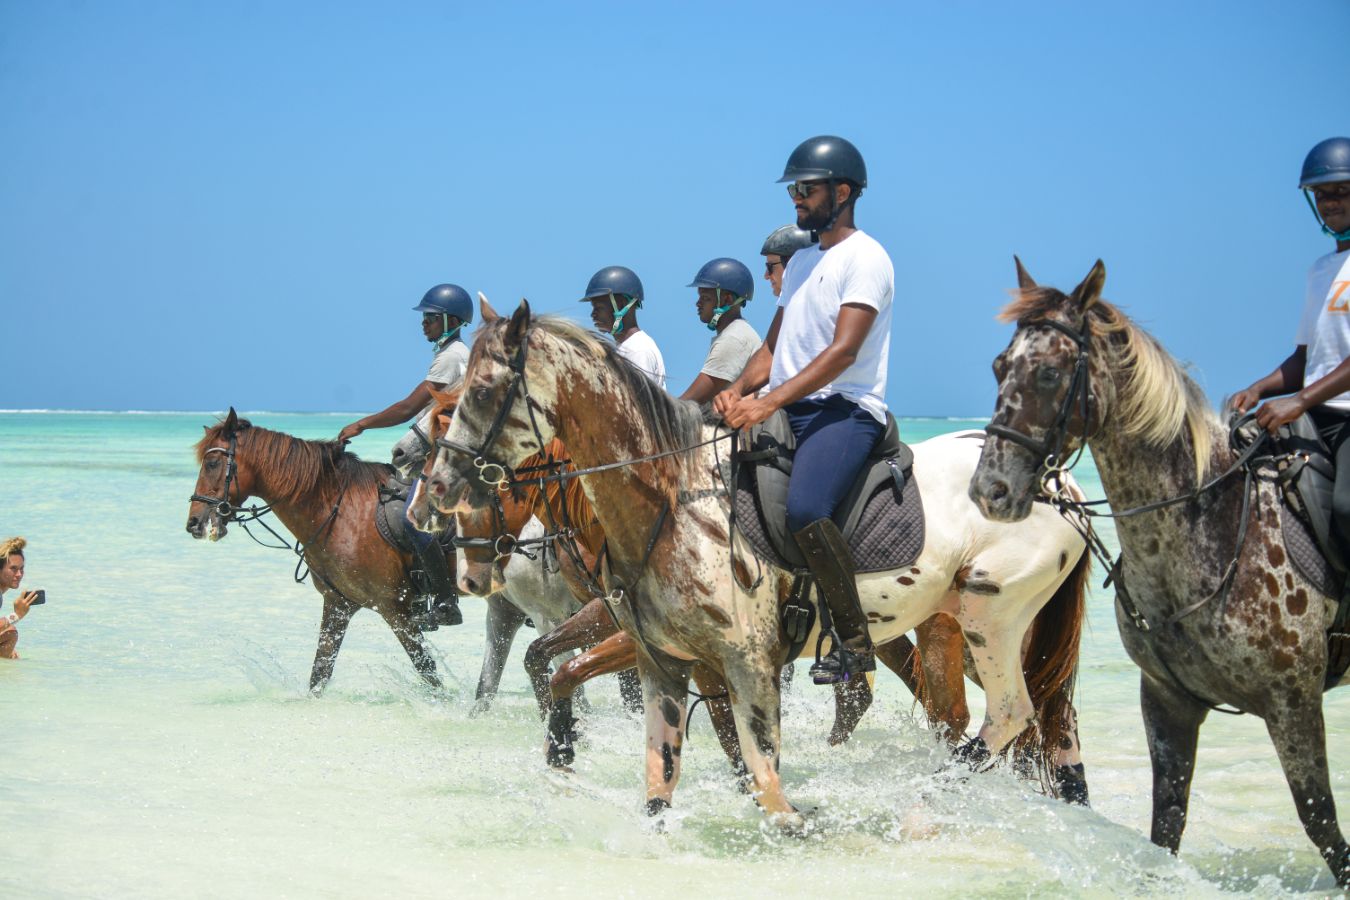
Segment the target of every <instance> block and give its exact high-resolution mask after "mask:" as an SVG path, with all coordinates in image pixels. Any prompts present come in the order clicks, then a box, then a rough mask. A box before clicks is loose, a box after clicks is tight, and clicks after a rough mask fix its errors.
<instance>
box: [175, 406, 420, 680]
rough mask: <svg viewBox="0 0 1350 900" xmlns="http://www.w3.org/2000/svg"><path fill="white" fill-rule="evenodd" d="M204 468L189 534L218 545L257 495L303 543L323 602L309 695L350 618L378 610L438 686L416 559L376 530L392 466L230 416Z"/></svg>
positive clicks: (207, 450) (212, 429) (214, 428)
mask: <svg viewBox="0 0 1350 900" xmlns="http://www.w3.org/2000/svg"><path fill="white" fill-rule="evenodd" d="M196 451H197V459H198V461H199V462H200V463H201V470H200V471H199V472H198V474H197V487H196V490H195V492H194V496H193V500H192V505H191V506H190V507H189V508H188V521H187V530H188V534H190V535H192V536H193V537H194V538H199V539H200V538H206V539H208V540H213V541H215V540H219V539H220V538H222V537H224V536H225V532H226V529H227V528H228V526H229V524H230V523H231V521H234V516H235V515H237V514H238V511H239V509H240V507H241V506H242V505H243V504H244V503H245V502H247V501H248V499H249V498H250V497H258V498H259V499H261V500H262V501H263V502H264V503H266V504H267V505H268V506H270V507H271V510H272V512H273V513H275V514H276V517H277V519H279V520H280V521H281V524H282V525H284V526H285V527H286V529H287V530H288V531H290V533H291V534H293V535H295V537H296V539H297V540H299V541H302V542H303V543H304V554H305V562H306V563H307V564H308V565H309V567H310V570H311V579H310V580H311V583H312V584H313V585H314V589H315V590H317V591H318V592H319V594H320V596H322V597H323V622H322V625H321V626H320V629H319V646H318V649H317V650H316V651H315V653H314V668H313V671H312V672H311V673H310V678H309V688H310V690H311V691H312V692H313V693H315V694H318V693H320V692H322V690H323V688H324V685H326V684H327V683H328V679H329V678H330V677H332V674H333V663H334V662H335V661H336V660H337V655H338V651H339V650H340V649H341V648H342V639H343V638H344V637H345V636H346V634H347V626H348V624H350V622H351V618H352V615H353V614H354V613H355V612H356V611H357V610H358V609H361V608H365V609H373V610H374V611H375V612H377V613H379V615H380V617H381V618H382V619H384V621H385V622H386V623H388V625H389V627H390V628H391V629H392V630H393V632H394V636H395V637H397V638H398V641H399V643H400V644H402V645H403V649H404V650H405V651H406V652H407V654H408V658H409V659H411V660H412V663H413V666H414V667H415V668H416V669H417V671H418V673H419V674H420V675H421V676H422V678H424V679H425V680H426V682H427V683H428V684H430V685H432V686H433V687H440V685H441V681H440V678H439V676H438V675H437V674H436V663H435V661H434V660H433V659H432V658H431V655H430V654H429V653H428V652H427V647H426V643H425V641H424V639H423V637H422V631H421V629H420V628H418V627H417V626H416V625H415V624H414V623H413V621H412V617H411V604H410V601H409V598H410V597H411V596H413V590H414V588H413V585H412V584H411V582H410V581H409V579H408V576H407V574H406V573H407V567H408V564H409V562H410V561H411V560H410V557H408V556H405V555H403V554H400V553H399V552H398V551H397V550H395V549H394V548H393V547H391V546H389V544H387V543H386V542H385V541H384V540H383V539H382V538H381V537H380V536H379V534H378V532H377V531H376V528H375V504H376V503H377V502H378V494H379V488H380V485H381V484H383V483H384V481H385V479H386V478H387V477H388V475H389V472H390V470H389V467H388V466H384V465H379V464H376V463H369V462H362V461H361V460H360V459H358V458H357V457H356V456H354V455H352V454H351V453H347V452H344V451H343V449H342V447H341V446H340V445H339V444H337V443H336V442H334V441H306V440H302V439H300V438H297V437H292V436H291V435H288V434H282V433H281V432H277V431H269V430H267V429H266V428H259V427H256V426H254V425H251V424H250V423H249V422H248V420H246V419H240V418H239V417H238V416H236V415H235V412H234V410H233V409H231V410H230V412H229V415H227V416H226V417H225V419H224V421H222V422H219V423H217V424H216V425H211V426H207V428H206V434H205V436H204V437H202V439H201V441H200V442H198V444H197V448H196Z"/></svg>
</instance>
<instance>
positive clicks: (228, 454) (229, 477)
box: [190, 432, 257, 522]
mask: <svg viewBox="0 0 1350 900" xmlns="http://www.w3.org/2000/svg"><path fill="white" fill-rule="evenodd" d="M238 442H239V438H238V436H237V435H235V434H234V433H233V432H231V434H230V446H229V447H228V448H225V447H211V448H209V449H207V450H206V451H205V453H203V454H202V456H203V457H205V456H206V454H207V453H224V454H225V487H224V489H223V490H222V491H221V496H219V497H212V496H209V495H207V494H193V495H192V497H191V498H190V502H192V503H205V504H206V505H207V506H209V507H211V511H212V512H214V513H215V514H216V515H217V516H219V517H220V519H221V521H224V522H233V521H235V520H236V519H238V517H239V513H240V512H243V511H244V510H241V509H236V508H235V507H234V506H232V505H230V485H231V484H233V483H234V479H235V476H236V474H237V473H238V471H239V467H238V464H237V463H236V462H235V449H236V447H237V446H238ZM254 518H257V516H256V515H255V516H254Z"/></svg>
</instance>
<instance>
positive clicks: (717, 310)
mask: <svg viewBox="0 0 1350 900" xmlns="http://www.w3.org/2000/svg"><path fill="white" fill-rule="evenodd" d="M714 290H716V291H717V302H718V303H721V302H722V289H721V288H715V289H714ZM731 296H732V297H734V298H735V299H733V300H732V301H731V302H730V303H728V304H727V305H726V306H717V307H714V308H713V315H712V319H710V320H709V321H708V330H709V331H716V330H717V323H718V322H720V321H722V317H723V316H725V315H726V314H727V313H729V312H731V311H732V310H733V309H735V308H736V307H738V306H740V305H741V304H742V303H744V302H745V299H744V298H742V297H737V296H736V295H735V294H732V295H731Z"/></svg>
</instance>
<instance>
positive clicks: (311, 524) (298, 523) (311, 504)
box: [238, 445, 337, 541]
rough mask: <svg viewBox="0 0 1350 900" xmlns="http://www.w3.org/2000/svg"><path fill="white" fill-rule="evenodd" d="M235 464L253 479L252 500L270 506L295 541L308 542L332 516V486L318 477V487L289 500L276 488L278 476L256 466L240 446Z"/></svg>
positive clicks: (333, 497)
mask: <svg viewBox="0 0 1350 900" xmlns="http://www.w3.org/2000/svg"><path fill="white" fill-rule="evenodd" d="M238 464H239V466H240V468H241V469H242V468H244V467H245V466H247V467H248V470H249V471H250V472H251V473H252V475H253V484H252V496H254V497H257V498H258V499H259V500H261V501H262V502H263V503H265V504H267V505H268V506H270V507H271V508H272V512H274V513H275V514H276V516H277V518H278V519H280V520H281V524H283V525H285V526H286V529H287V530H288V531H290V533H291V534H293V535H295V537H296V538H297V539H299V540H302V541H303V540H308V539H309V537H310V534H311V533H312V532H313V531H314V529H315V528H317V527H318V526H319V525H320V524H321V522H322V521H323V519H325V518H327V517H328V515H329V514H330V513H331V512H332V509H333V504H334V502H335V501H336V500H337V491H336V486H335V485H331V484H327V483H326V482H327V481H328V479H325V478H323V477H322V476H321V477H320V478H319V483H318V484H316V485H314V487H313V488H312V489H310V490H306V491H300V492H298V494H297V495H296V496H288V495H286V494H284V493H282V492H280V491H278V490H277V489H276V488H275V484H276V481H277V473H275V472H271V471H269V470H268V469H265V468H263V467H262V466H260V465H258V461H257V460H255V459H252V458H251V457H250V455H249V454H248V453H247V451H246V450H245V449H244V447H243V446H242V445H241V447H240V449H239V455H238Z"/></svg>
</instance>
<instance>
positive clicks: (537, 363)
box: [426, 294, 557, 513]
mask: <svg viewBox="0 0 1350 900" xmlns="http://www.w3.org/2000/svg"><path fill="white" fill-rule="evenodd" d="M478 299H479V306H480V309H481V312H482V316H481V319H482V324H481V325H480V326H479V328H478V334H477V337H476V338H475V339H474V344H473V351H472V352H471V353H470V355H469V365H468V368H467V370H466V371H465V373H464V382H463V394H462V396H461V398H460V403H459V406H458V408H456V410H455V414H454V416H453V417H452V418H451V420H450V426H449V429H448V431H447V432H446V434H445V436H444V437H443V438H442V439H441V440H440V441H438V442H437V443H438V445H439V446H438V448H437V453H436V456H435V458H434V460H433V461H431V462H430V464H429V468H428V470H427V476H426V481H427V490H428V492H429V493H430V494H431V503H432V504H434V505H435V506H436V507H437V508H438V509H440V510H441V511H442V512H447V513H448V512H453V511H455V510H457V509H458V508H461V506H468V507H483V506H486V505H488V504H489V503H490V502H491V498H492V495H493V493H494V492H496V491H498V490H499V489H500V488H501V487H502V486H504V485H505V484H506V482H507V481H509V479H510V470H511V469H512V468H513V467H514V466H517V465H519V464H520V462H521V461H522V460H524V459H525V458H526V457H528V456H530V455H531V454H533V453H536V452H538V451H539V450H540V449H541V448H542V446H543V445H544V444H545V443H547V442H548V441H549V440H551V439H552V438H553V436H554V435H553V431H552V422H553V421H554V418H555V417H554V411H553V410H554V406H555V404H556V397H557V382H556V378H551V377H548V376H549V371H548V368H549V363H548V360H547V359H544V358H541V350H540V347H539V346H537V345H539V344H541V342H542V338H539V339H536V338H534V332H533V330H532V328H531V324H532V322H533V319H532V317H531V313H530V304H529V302H528V301H526V300H521V301H520V306H519V307H517V309H516V311H515V313H514V314H512V316H511V317H510V318H509V319H508V318H506V317H504V316H500V315H498V314H497V313H496V311H495V310H493V308H492V306H491V305H490V304H489V303H488V302H487V298H486V297H484V296H483V295H482V294H479V295H478Z"/></svg>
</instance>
